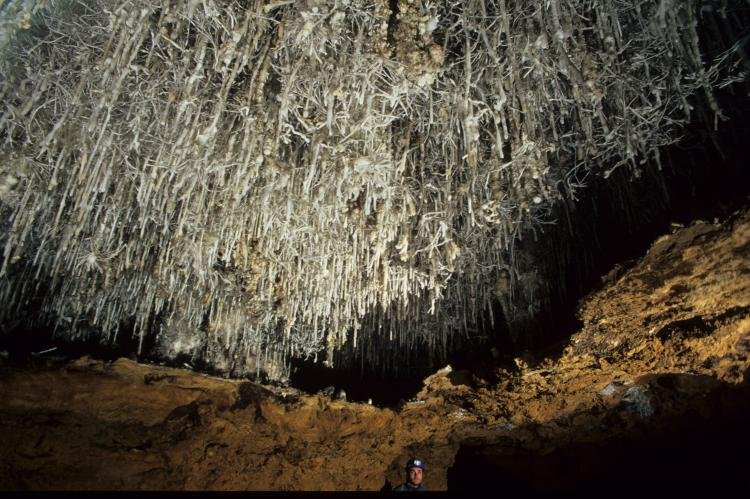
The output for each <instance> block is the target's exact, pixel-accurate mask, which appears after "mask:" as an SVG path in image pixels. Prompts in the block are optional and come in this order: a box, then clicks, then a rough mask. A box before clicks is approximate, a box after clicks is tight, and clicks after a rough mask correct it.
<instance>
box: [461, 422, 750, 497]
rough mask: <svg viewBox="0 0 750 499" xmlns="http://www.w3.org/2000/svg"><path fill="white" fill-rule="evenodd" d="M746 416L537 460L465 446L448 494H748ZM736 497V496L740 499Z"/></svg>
mask: <svg viewBox="0 0 750 499" xmlns="http://www.w3.org/2000/svg"><path fill="white" fill-rule="evenodd" d="M748 424H750V412H748V411H747V410H745V411H744V412H743V413H741V414H735V415H733V416H727V417H719V418H711V419H705V418H702V417H700V416H699V415H697V414H692V415H685V416H684V417H683V418H680V420H676V421H674V427H673V428H668V429H662V430H660V431H656V430H650V431H647V432H643V433H641V434H638V435H635V436H631V437H629V438H619V439H613V440H610V441H604V442H601V443H596V444H593V443H592V444H577V445H572V446H569V447H566V448H563V449H559V450H556V451H554V452H552V453H550V454H546V455H539V454H534V453H530V452H528V451H527V452H522V451H520V450H519V449H517V448H516V447H514V446H513V445H512V444H511V445H503V443H502V442H499V443H498V444H496V445H492V446H487V445H484V446H472V445H466V446H463V447H461V449H460V450H459V452H458V454H457V456H456V460H455V464H454V466H453V467H452V468H450V469H449V470H448V490H451V491H481V490H487V487H488V485H489V486H491V487H494V486H496V487H498V488H499V489H502V491H503V492H506V493H529V492H544V493H551V492H552V493H560V492H562V493H581V492H588V493H599V494H608V493H620V492H624V493H629V494H630V493H633V494H638V496H641V495H646V496H649V495H650V494H651V493H665V494H667V496H669V497H674V496H675V494H687V495H688V496H689V497H692V496H693V494H696V493H701V494H708V495H707V497H717V494H721V493H730V492H731V493H740V494H742V495H741V497H746V496H747V494H748V493H750V481H748V480H747V458H746V455H747V448H748V445H750V434H748V432H747V428H748ZM738 497H739V496H738Z"/></svg>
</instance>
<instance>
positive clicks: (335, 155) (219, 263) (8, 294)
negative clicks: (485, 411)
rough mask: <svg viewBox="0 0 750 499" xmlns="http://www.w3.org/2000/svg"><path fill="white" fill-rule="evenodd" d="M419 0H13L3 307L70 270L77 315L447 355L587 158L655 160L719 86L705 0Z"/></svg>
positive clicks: (13, 307)
mask: <svg viewBox="0 0 750 499" xmlns="http://www.w3.org/2000/svg"><path fill="white" fill-rule="evenodd" d="M401 3H402V4H403V5H401V9H400V11H401V14H400V15H399V17H398V23H397V24H396V25H395V27H394V29H393V32H392V33H391V36H392V37H394V40H389V39H388V36H389V33H388V21H389V19H390V15H391V12H390V8H389V4H388V2H385V1H383V0H376V1H371V0H370V1H366V0H358V1H352V2H348V3H341V2H338V3H337V2H333V1H317V2H299V3H294V2H274V3H271V4H268V3H266V2H259V1H258V2H250V3H249V4H248V5H246V6H240V5H239V4H237V3H235V2H231V1H220V2H214V3H212V4H211V5H210V6H209V5H208V4H205V3H204V2H192V3H191V4H190V5H189V6H188V7H187V8H185V9H181V8H180V7H178V6H175V5H172V4H170V3H169V2H166V1H164V2H162V1H153V2H146V1H136V2H122V1H117V0H107V1H99V2H95V3H94V4H92V5H91V6H89V7H90V8H84V7H83V6H82V5H80V4H76V3H74V2H64V1H57V2H54V1H52V2H48V3H47V4H46V5H42V4H39V5H40V6H39V8H37V7H35V8H34V9H33V10H32V11H28V9H26V10H24V9H25V7H23V8H20V7H19V8H16V7H18V6H20V5H21V4H20V3H19V2H10V3H9V4H8V6H5V8H6V10H5V11H4V13H3V14H4V15H5V16H6V17H5V18H4V20H3V24H2V26H3V29H5V30H6V32H9V33H11V36H10V37H8V38H7V40H6V38H2V40H6V42H7V43H6V42H3V46H2V51H3V58H2V61H1V62H0V64H2V74H3V75H4V77H3V79H2V82H1V85H2V87H1V88H0V94H1V95H2V96H3V106H4V108H3V113H2V116H0V133H1V134H2V135H1V137H2V139H3V142H2V145H0V154H1V155H2V157H3V158H4V159H5V158H12V159H11V160H9V161H5V160H4V161H3V163H2V165H3V166H2V168H3V169H4V170H3V171H2V172H0V173H2V174H3V175H4V176H3V177H2V178H6V179H10V178H12V179H16V181H15V183H14V182H12V181H7V182H5V183H3V184H2V185H3V187H2V189H3V191H2V197H1V199H2V204H0V213H2V215H3V222H2V223H3V229H5V230H4V231H3V236H2V238H1V239H0V243H2V245H3V247H4V254H3V264H2V274H3V275H4V276H5V277H4V278H6V279H7V283H8V284H7V285H6V286H4V287H3V288H2V290H0V298H2V303H3V306H2V311H1V313H0V315H1V316H2V317H3V318H8V317H12V316H13V315H14V314H16V313H17V310H18V306H19V304H23V303H24V301H25V300H28V299H29V297H30V296H31V294H33V288H34V286H32V285H29V283H45V284H44V286H46V287H47V288H48V291H47V292H46V294H44V295H43V296H42V307H43V310H44V311H45V312H46V313H48V314H50V315H51V316H52V317H71V318H72V319H73V320H74V323H73V324H72V325H70V326H66V329H67V330H69V334H71V335H76V334H78V332H77V331H78V329H82V328H87V330H88V328H96V329H98V330H99V331H101V333H102V334H103V335H104V336H106V337H109V338H113V337H115V336H116V335H117V334H118V331H119V329H120V327H121V326H122V323H123V322H124V321H127V320H128V319H131V318H132V319H133V320H134V323H135V328H136V330H135V333H136V334H141V335H143V334H146V333H147V332H148V331H150V330H152V329H153V328H157V329H158V328H161V330H162V331H163V333H162V335H161V336H160V339H159V341H160V348H161V351H162V352H163V353H165V354H166V355H169V356H177V355H180V354H188V355H198V356H201V355H203V356H206V357H208V358H209V360H211V359H213V360H214V361H216V362H218V359H220V358H222V359H223V360H222V365H226V366H227V367H226V369H228V370H233V371H234V372H240V371H243V370H256V371H257V370H265V371H268V372H270V371H273V376H272V377H275V378H283V377H284V370H285V369H284V366H285V359H288V357H289V356H290V355H291V356H300V357H306V356H312V355H315V354H316V353H317V352H319V351H320V350H322V349H323V348H327V349H328V350H329V351H334V350H336V349H339V348H341V347H343V346H344V345H345V344H346V342H347V339H349V338H352V335H353V331H355V330H357V331H358V333H357V335H358V336H357V343H358V345H359V346H358V348H361V349H362V351H363V352H365V354H364V355H365V357H366V359H367V361H368V362H372V363H376V364H377V363H388V362H389V360H388V357H394V358H395V357H397V356H398V355H399V354H398V353H396V354H394V353H392V352H391V353H389V352H382V351H378V348H379V347H377V348H376V347H373V345H375V343H368V338H373V339H374V338H378V337H380V336H382V337H385V336H389V337H393V343H394V345H393V347H394V348H393V350H394V351H395V352H399V351H411V350H414V349H415V348H417V347H418V346H419V345H427V346H428V347H429V348H430V349H431V350H433V351H435V352H436V354H437V356H438V357H439V356H440V354H441V353H444V352H445V349H446V345H447V344H448V343H449V342H451V341H453V339H454V338H455V337H459V336H462V335H467V334H470V332H469V331H470V330H472V329H475V328H476V324H477V323H478V322H479V320H480V316H481V313H482V311H483V310H486V309H488V308H489V307H490V304H491V303H492V301H493V300H495V299H496V296H495V293H496V290H497V289H498V286H497V280H498V275H499V272H500V270H501V269H507V268H513V267H514V266H515V265H516V263H515V262H516V261H517V260H515V259H514V258H513V255H512V248H513V241H514V239H515V238H517V237H518V236H519V234H520V233H521V232H522V230H523V228H524V227H533V226H534V225H536V224H538V223H540V222H542V221H544V217H545V213H546V211H545V210H546V209H547V207H548V205H549V203H554V202H555V200H556V199H557V198H558V197H559V190H560V189H563V190H568V191H572V190H574V189H576V188H577V187H578V186H577V184H576V183H575V182H574V181H573V179H575V178H576V175H575V174H574V173H575V171H576V169H580V170H586V169H591V170H593V171H595V172H602V171H606V172H610V171H612V170H613V169H614V168H616V167H617V166H619V165H622V166H626V167H627V166H628V165H629V164H630V162H633V161H635V160H634V159H633V158H637V157H646V156H649V155H652V154H653V153H654V151H657V150H658V148H659V147H661V146H663V145H665V144H669V143H671V142H672V141H674V140H675V138H676V137H677V126H678V125H679V124H680V122H681V121H684V120H685V119H686V113H689V106H687V105H686V102H687V98H688V97H689V96H690V95H692V94H693V93H695V92H696V91H698V90H701V89H704V90H710V86H711V84H712V82H711V81H710V78H711V75H712V74H713V73H711V72H710V71H706V70H704V69H703V65H702V63H701V61H700V60H699V58H700V54H699V53H697V52H696V47H697V45H696V43H695V40H696V39H697V38H696V32H695V26H694V23H693V21H695V19H696V17H695V16H696V14H695V7H696V5H697V3H696V2H677V1H667V2H643V3H641V4H640V7H639V10H636V9H634V8H633V7H632V6H630V5H626V4H624V3H623V4H609V3H606V2H600V3H596V4H590V2H584V1H583V0H568V1H560V0H555V1H553V2H548V3H543V4H540V3H539V2H533V1H531V0H528V1H521V2H513V3H512V4H506V3H505V2H494V1H491V0H484V1H470V2H430V3H429V5H428V3H420V2H415V3H412V4H407V3H404V2H401ZM11 4H12V5H11ZM584 6H585V7H586V8H587V9H589V10H592V12H591V15H590V16H588V17H582V16H579V15H578V14H577V12H579V11H581V9H582V7H584ZM214 7H216V8H214ZM27 11H28V12H27ZM27 14H28V15H30V16H31V17H29V19H31V22H30V23H29V22H27V21H26V19H27V17H28V16H27ZM13 16H16V17H13ZM607 19H610V20H616V22H614V21H613V22H609V21H606V20H607ZM525 21H529V22H525ZM532 21H533V22H532ZM644 28H645V29H644ZM7 30H10V31H7ZM557 34H559V36H556V35H557ZM589 34H590V35H591V36H589ZM437 40H441V42H440V43H438V42H437ZM529 40H532V41H533V40H536V41H537V42H538V43H530V42H529ZM675 71H677V72H678V73H679V74H681V75H683V77H680V78H678V77H675V74H676V73H675ZM688 76H690V77H688ZM647 78H651V79H652V80H654V81H658V82H660V83H659V92H658V93H654V92H652V91H651V90H649V88H648V85H646V84H644V80H645V79H647ZM707 95H710V92H707ZM623 106H624V107H623ZM21 163H23V164H24V166H23V168H24V169H25V170H29V172H28V173H24V174H23V175H19V172H20V170H19V168H20V167H19V166H18V165H20V164H21ZM605 168H606V170H605ZM519 275H520V274H519ZM524 279H526V278H525V277H523V279H521V278H519V277H518V276H517V275H516V273H514V272H511V273H509V274H508V285H507V286H505V287H504V289H505V291H504V293H508V294H511V293H514V292H515V293H516V294H517V295H521V296H522V295H524V292H525V291H524V286H526V284H525V282H526V281H524ZM534 279H535V277H534V276H530V277H528V279H526V280H528V281H533V280H534ZM507 313H508V315H509V316H510V315H512V313H513V310H509V311H507ZM157 318H158V322H159V324H158V325H154V324H151V322H152V319H153V320H157ZM330 360H331V359H329V362H330ZM397 363H398V362H395V361H394V364H397Z"/></svg>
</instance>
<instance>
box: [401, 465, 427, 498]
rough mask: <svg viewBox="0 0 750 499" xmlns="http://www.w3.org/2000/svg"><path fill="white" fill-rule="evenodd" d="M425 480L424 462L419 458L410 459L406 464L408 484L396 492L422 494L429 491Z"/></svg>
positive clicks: (404, 484)
mask: <svg viewBox="0 0 750 499" xmlns="http://www.w3.org/2000/svg"><path fill="white" fill-rule="evenodd" d="M422 480H424V461H422V460H421V459H417V458H411V459H409V462H408V463H406V482H405V483H403V484H401V485H400V486H399V487H397V488H396V489H395V490H397V491H399V492H421V491H425V490H427V489H426V488H425V486H424V484H423V483H422Z"/></svg>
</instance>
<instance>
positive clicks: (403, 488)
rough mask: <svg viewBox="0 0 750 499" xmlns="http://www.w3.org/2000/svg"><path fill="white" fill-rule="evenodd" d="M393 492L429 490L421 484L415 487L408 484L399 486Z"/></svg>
mask: <svg viewBox="0 0 750 499" xmlns="http://www.w3.org/2000/svg"><path fill="white" fill-rule="evenodd" d="M393 490H395V491H397V492H425V491H426V490H427V489H426V488H425V486H424V485H422V484H421V483H420V484H419V485H417V486H414V485H411V484H410V483H409V482H407V483H402V484H401V485H399V486H398V487H396V488H395V489H393Z"/></svg>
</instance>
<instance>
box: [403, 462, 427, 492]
mask: <svg viewBox="0 0 750 499" xmlns="http://www.w3.org/2000/svg"><path fill="white" fill-rule="evenodd" d="M406 474H407V481H408V482H409V483H410V484H411V485H415V486H416V485H420V484H421V483H422V480H423V478H424V461H422V460H421V459H417V458H411V459H409V462H408V463H406Z"/></svg>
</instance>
